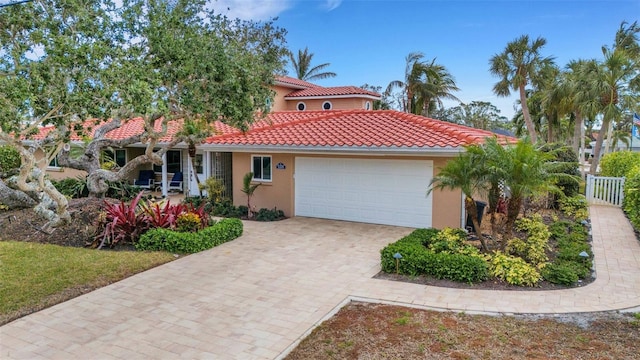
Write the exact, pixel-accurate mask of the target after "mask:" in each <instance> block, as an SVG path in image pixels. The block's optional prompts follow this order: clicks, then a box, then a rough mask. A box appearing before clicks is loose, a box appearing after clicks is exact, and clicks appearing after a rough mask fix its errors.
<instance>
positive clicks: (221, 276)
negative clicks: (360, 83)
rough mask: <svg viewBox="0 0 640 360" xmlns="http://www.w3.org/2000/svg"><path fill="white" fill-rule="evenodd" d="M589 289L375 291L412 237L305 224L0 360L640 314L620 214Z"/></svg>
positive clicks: (242, 246)
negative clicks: (399, 242) (368, 305)
mask: <svg viewBox="0 0 640 360" xmlns="http://www.w3.org/2000/svg"><path fill="white" fill-rule="evenodd" d="M590 211H591V217H592V226H593V237H594V244H593V245H594V253H595V259H596V261H595V265H596V266H595V267H596V272H597V279H596V281H595V282H593V283H592V284H589V285H587V286H585V287H582V288H576V289H568V290H556V291H522V292H519V291H488V290H468V289H448V288H438V287H431V286H424V285H418V284H409V283H402V282H393V281H385V280H378V279H373V278H372V276H373V275H375V274H376V273H377V272H378V271H379V269H380V266H379V251H380V249H381V248H382V247H383V246H385V245H386V244H388V243H390V242H393V241H395V240H396V239H398V238H400V237H402V236H404V235H406V234H408V233H410V232H411V230H412V229H409V228H400V227H392V226H384V225H371V224H361V223H351V222H341V221H331V220H320V219H310V218H292V219H288V220H285V221H281V222H273V223H257V222H245V232H244V235H243V236H242V237H241V238H239V239H236V240H234V241H232V242H229V243H226V244H223V245H221V246H219V247H217V248H214V249H212V250H208V251H205V252H201V253H198V254H194V255H191V256H188V257H185V258H182V259H179V260H176V261H174V262H171V263H168V264H165V265H163V266H160V267H157V268H154V269H152V270H149V271H146V272H144V273H141V274H138V275H135V276H132V277H130V278H127V279H125V280H122V281H120V282H118V283H115V284H112V285H110V286H107V287H104V288H101V289H98V290H96V291H93V292H91V293H89V294H85V295H83V296H80V297H78V298H75V299H72V300H69V301H67V302H64V303H62V304H58V305H56V306H53V307H51V308H48V309H45V310H42V311H40V312H38V313H34V314H31V315H29V316H25V317H23V318H21V319H18V320H16V321H14V322H12V323H10V324H7V325H5V326H2V327H0V358H3V359H37V358H43V359H44V358H46V359H58V358H60V359H72V358H82V359H84V358H88V357H89V358H93V359H147V358H155V359H160V358H162V359H170V358H189V359H191V358H201V359H274V358H278V357H281V356H283V355H284V354H286V352H287V351H288V350H290V349H291V348H292V347H294V346H295V344H296V343H297V341H299V340H300V339H301V338H302V337H303V336H304V335H305V334H307V333H308V332H309V331H310V330H311V329H312V328H313V327H314V326H315V325H317V324H318V323H319V322H320V321H322V320H323V319H325V318H327V317H329V316H330V315H331V314H333V313H334V312H336V311H337V310H338V309H339V308H340V306H341V305H343V304H345V303H347V302H348V301H349V300H350V299H358V300H364V301H376V302H392V303H399V304H404V305H410V306H418V307H424V308H433V309H441V310H459V311H467V312H492V313H568V312H588V311H605V310H618V309H627V308H632V307H637V306H640V243H638V241H636V239H635V235H634V233H633V230H632V229H631V227H630V225H629V224H628V222H627V220H626V219H625V218H624V215H623V214H622V212H621V210H620V209H618V208H614V207H604V206H597V207H591V209H590Z"/></svg>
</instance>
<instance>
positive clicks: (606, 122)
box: [589, 118, 610, 175]
mask: <svg viewBox="0 0 640 360" xmlns="http://www.w3.org/2000/svg"><path fill="white" fill-rule="evenodd" d="M609 122H610V120H609V119H607V118H605V119H604V120H602V126H601V127H600V131H599V132H598V138H597V139H596V147H595V148H594V149H593V161H592V162H591V168H590V169H589V174H591V175H595V174H596V170H597V169H598V164H599V163H600V151H601V150H602V142H603V141H604V134H605V132H606V131H607V129H608V128H609Z"/></svg>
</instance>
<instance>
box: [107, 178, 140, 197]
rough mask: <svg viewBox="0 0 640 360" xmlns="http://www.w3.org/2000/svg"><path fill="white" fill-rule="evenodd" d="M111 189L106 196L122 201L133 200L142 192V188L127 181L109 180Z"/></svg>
mask: <svg viewBox="0 0 640 360" xmlns="http://www.w3.org/2000/svg"><path fill="white" fill-rule="evenodd" d="M107 184H108V185H109V189H108V190H107V194H106V196H107V197H109V198H112V199H118V200H122V201H129V200H132V199H133V198H134V197H136V195H138V193H139V192H140V188H139V187H137V186H134V185H131V184H129V183H128V182H126V181H107Z"/></svg>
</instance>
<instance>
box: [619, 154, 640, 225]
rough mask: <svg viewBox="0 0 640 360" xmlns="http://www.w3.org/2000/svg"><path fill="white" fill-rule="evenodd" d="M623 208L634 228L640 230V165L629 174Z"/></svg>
mask: <svg viewBox="0 0 640 360" xmlns="http://www.w3.org/2000/svg"><path fill="white" fill-rule="evenodd" d="M623 208H624V211H625V212H626V213H627V216H629V220H631V223H632V224H633V226H635V227H636V229H640V165H636V166H635V167H634V168H633V169H631V170H630V171H629V172H628V173H627V179H626V181H625V183H624V205H623Z"/></svg>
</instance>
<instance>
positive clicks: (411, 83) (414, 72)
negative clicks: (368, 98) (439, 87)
mask: <svg viewBox="0 0 640 360" xmlns="http://www.w3.org/2000/svg"><path fill="white" fill-rule="evenodd" d="M422 58H424V54H423V53H421V52H412V53H409V55H407V56H406V57H405V58H404V60H405V68H404V80H393V81H391V82H390V83H389V85H387V90H386V92H387V93H389V94H390V93H391V92H393V89H395V88H400V89H401V90H402V95H403V101H402V111H404V112H408V113H413V105H414V104H413V100H414V94H415V90H416V86H417V83H418V82H419V80H420V76H421V74H422V73H423V72H424V69H423V67H424V63H423V62H422V61H421V60H422Z"/></svg>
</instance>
